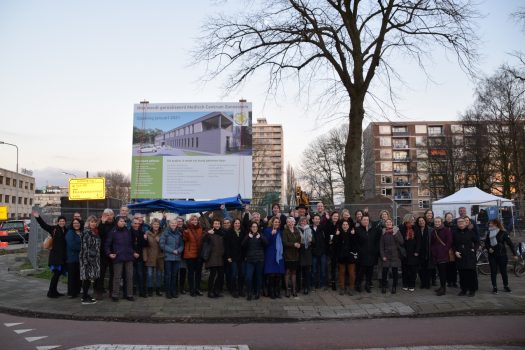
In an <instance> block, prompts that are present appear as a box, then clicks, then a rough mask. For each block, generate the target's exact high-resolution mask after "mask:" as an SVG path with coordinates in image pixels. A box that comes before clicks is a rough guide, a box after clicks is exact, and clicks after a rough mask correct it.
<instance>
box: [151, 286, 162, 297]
mask: <svg viewBox="0 0 525 350" xmlns="http://www.w3.org/2000/svg"><path fill="white" fill-rule="evenodd" d="M151 293H152V294H153V288H152V289H151ZM155 294H157V295H158V296H159V297H161V296H162V292H161V290H160V288H157V289H156V290H155Z"/></svg>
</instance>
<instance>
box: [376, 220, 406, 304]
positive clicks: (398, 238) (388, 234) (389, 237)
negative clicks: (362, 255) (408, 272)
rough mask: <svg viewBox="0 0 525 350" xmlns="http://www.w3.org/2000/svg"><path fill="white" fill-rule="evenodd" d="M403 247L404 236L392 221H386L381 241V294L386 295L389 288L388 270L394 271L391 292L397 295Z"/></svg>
mask: <svg viewBox="0 0 525 350" xmlns="http://www.w3.org/2000/svg"><path fill="white" fill-rule="evenodd" d="M402 245H403V236H402V235H401V233H399V228H398V227H396V226H394V223H393V221H392V219H387V220H386V221H385V228H383V231H382V235H381V238H380V240H379V254H380V256H381V261H382V273H381V288H382V289H381V293H383V294H384V293H386V290H387V287H388V270H389V269H390V270H391V271H392V287H391V289H390V292H391V293H392V294H395V293H396V288H397V278H398V270H399V268H400V267H401V254H400V249H399V247H400V246H402Z"/></svg>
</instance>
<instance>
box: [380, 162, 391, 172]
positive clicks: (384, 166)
mask: <svg viewBox="0 0 525 350" xmlns="http://www.w3.org/2000/svg"><path fill="white" fill-rule="evenodd" d="M381 171H392V162H381Z"/></svg>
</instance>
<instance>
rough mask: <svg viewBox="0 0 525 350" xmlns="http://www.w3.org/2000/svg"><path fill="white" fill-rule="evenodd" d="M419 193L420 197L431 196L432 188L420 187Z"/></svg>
mask: <svg viewBox="0 0 525 350" xmlns="http://www.w3.org/2000/svg"><path fill="white" fill-rule="evenodd" d="M418 194H419V196H420V197H430V190H429V189H428V188H419V189H418Z"/></svg>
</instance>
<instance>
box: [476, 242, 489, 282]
mask: <svg viewBox="0 0 525 350" xmlns="http://www.w3.org/2000/svg"><path fill="white" fill-rule="evenodd" d="M476 268H477V270H478V273H480V274H482V275H489V274H490V264H489V252H488V250H487V249H486V248H485V242H484V241H483V240H482V241H481V242H480V244H479V247H478V250H477V252H476Z"/></svg>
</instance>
